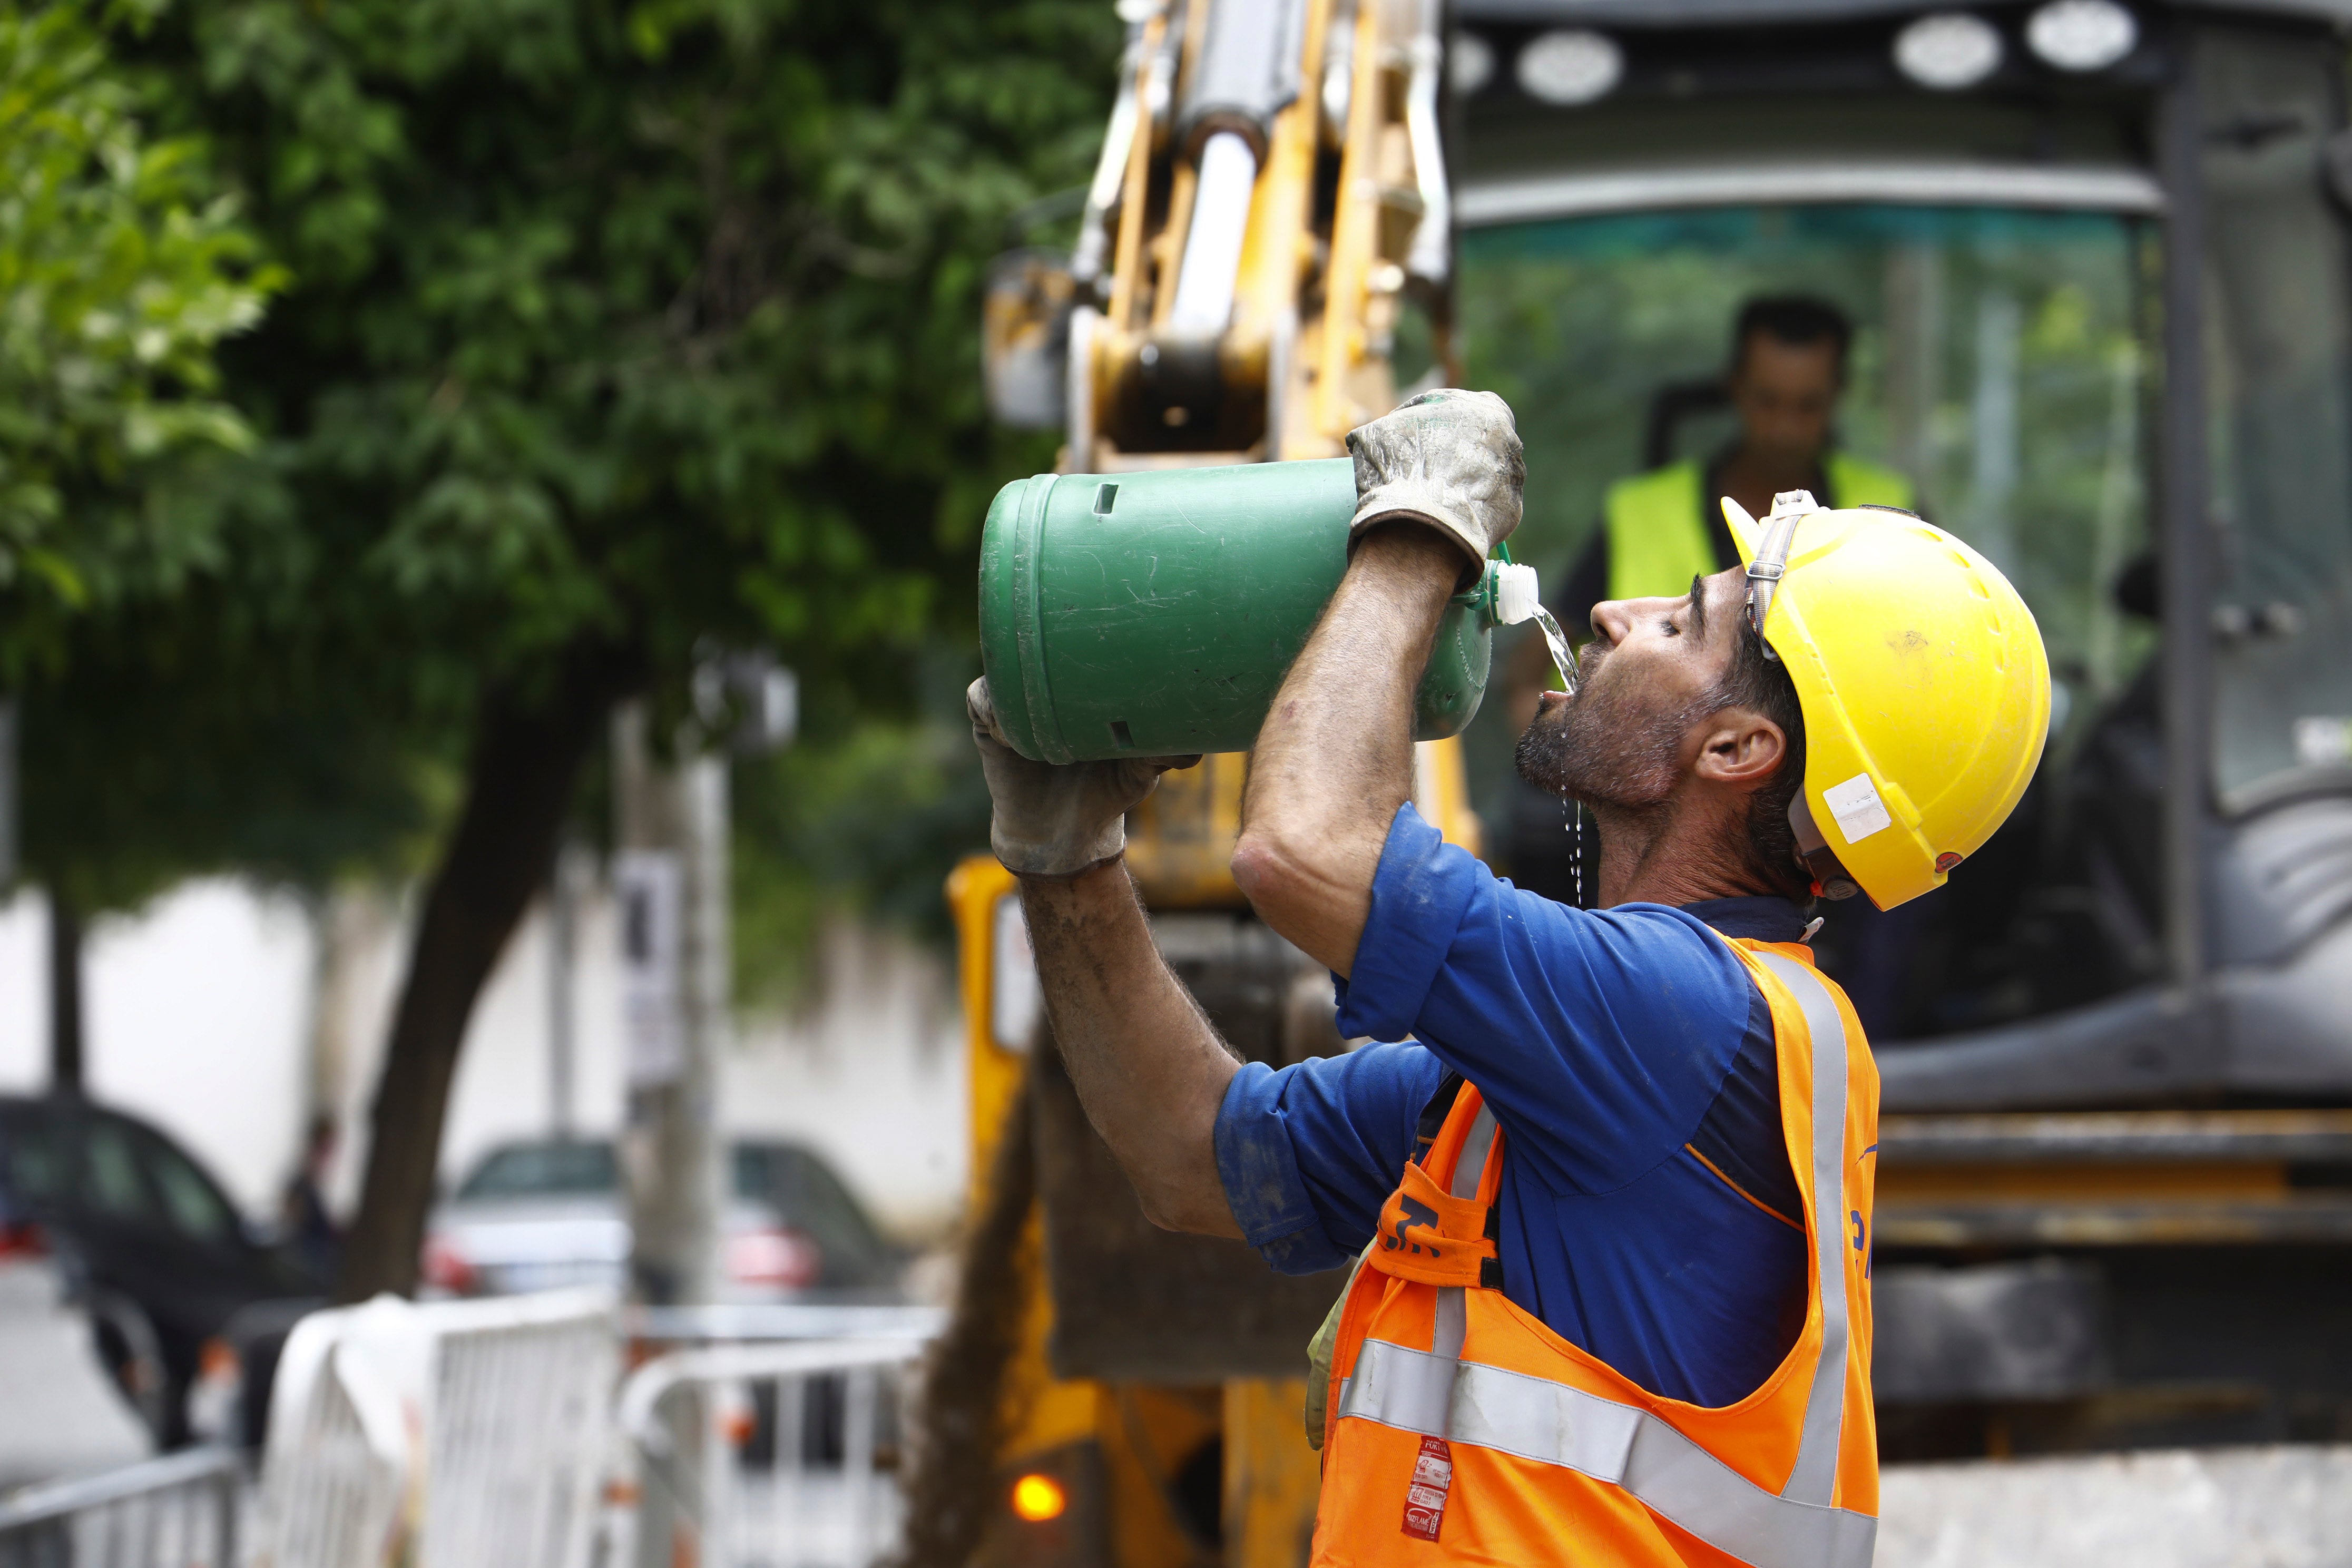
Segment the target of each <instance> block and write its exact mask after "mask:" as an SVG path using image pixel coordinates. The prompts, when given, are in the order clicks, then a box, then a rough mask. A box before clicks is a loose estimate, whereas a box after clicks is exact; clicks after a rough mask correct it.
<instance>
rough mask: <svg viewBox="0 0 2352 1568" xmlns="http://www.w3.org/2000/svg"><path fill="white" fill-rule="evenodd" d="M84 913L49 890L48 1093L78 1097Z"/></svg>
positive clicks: (80, 1075)
mask: <svg viewBox="0 0 2352 1568" xmlns="http://www.w3.org/2000/svg"><path fill="white" fill-rule="evenodd" d="M81 995H82V993H81V911H80V910H77V909H75V908H74V906H73V900H70V899H68V898H67V897H66V896H65V895H64V894H63V893H61V892H58V890H57V889H54V888H53V889H50V890H49V1092H50V1093H51V1094H79V1093H80V1092H81V1078H82V1009H81Z"/></svg>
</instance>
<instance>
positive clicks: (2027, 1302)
mask: <svg viewBox="0 0 2352 1568" xmlns="http://www.w3.org/2000/svg"><path fill="white" fill-rule="evenodd" d="M2347 26H2352V5H2344V4H2340V3H2336V0H2314V3H2307V4H2306V3H2295V4H2288V3H2286V0H2278V3H2269V0H2233V3H2231V4H2226V5H2225V4H2220V3H2213V4H2202V5H2194V4H2180V5H2173V4H2156V3H2151V0H2013V3H1985V4H1964V5H1951V4H1935V5H1930V4H1926V3H1919V4H1906V3H1903V0H1869V3H1864V0H1550V3H1544V0H1462V3H1461V4H1460V5H1458V6H1457V7H1456V10H1455V12H1454V28H1455V31H1454V35H1453V37H1452V39H1451V44H1450V54H1449V73H1448V74H1449V86H1450V89H1451V91H1452V93H1453V99H1452V102H1451V105H1450V115H1451V119H1450V120H1449V135H1450V141H1449V147H1450V149H1451V151H1452V153H1453V154H1454V162H1453V165H1452V176H1453V186H1452V191H1453V198H1454V208H1453V211H1454V225H1455V231H1456V251H1455V272H1454V316H1453V338H1452V341H1451V343H1450V345H1449V352H1451V353H1454V354H1455V355H1456V356H1458V358H1459V361H1460V363H1461V364H1462V366H1463V373H1464V374H1465V377H1466V379H1467V381H1468V383H1469V384H1472V385H1477V386H1486V387H1491V388H1493V389H1494V390H1496V391H1498V392H1500V393H1502V394H1503V395H1505V396H1506V397H1507V398H1508V399H1509V400H1510V402H1511V404H1512V405H1513V407H1514V408H1515V409H1516V410H1517V413H1518V416H1519V422H1520V428H1521V430H1522V432H1523V433H1524V434H1525V435H1526V437H1527V438H1528V521H1527V523H1526V524H1525V526H1524V527H1523V529H1522V531H1521V533H1520V535H1519V536H1518V538H1517V540H1516V541H1515V547H1516V548H1517V549H1518V551H1519V552H1520V554H1521V557H1522V558H1523V559H1529V560H1532V561H1534V562H1535V563H1537V564H1538V567H1539V568H1540V569H1541V570H1542V571H1543V574H1544V577H1545V582H1546V584H1547V586H1548V587H1549V586H1551V585H1552V584H1556V583H1559V581H1560V578H1561V575H1562V571H1563V568H1564V567H1565V566H1566V564H1567V563H1568V561H1569V560H1570V559H1571V558H1572V556H1573V555H1574V553H1575V552H1576V551H1577V550H1578V549H1579V548H1580V546H1581V544H1582V542H1584V540H1585V539H1586V538H1587V537H1589V536H1590V534H1591V531H1592V530H1593V529H1594V528H1595V526H1596V524H1597V522H1598V518H1599V512H1600V510H1601V492H1602V489H1603V488H1604V487H1605V486H1606V485H1607V484H1608V482H1609V481H1610V480H1611V479H1614V478H1616V477H1619V476H1621V475H1622V474H1625V473H1628V472H1631V471H1633V470H1635V469H1637V468H1643V467H1646V466H1652V465H1655V464H1657V463H1661V462H1665V461H1670V460H1674V459H1677V458H1696V459H1699V460H1700V461H1702V462H1704V461H1705V460H1706V458H1707V457H1708V456H1709V455H1710V454H1711V453H1713V452H1714V451H1716V450H1718V449H1719V448H1720V447H1721V445H1722V443H1724V442H1725V441H1726V440H1727V439H1728V438H1729V437H1730V435H1731V426H1730V423H1729V415H1728V413H1727V409H1726V407H1725V405H1724V401H1723V398H1722V395H1721V390H1720V386H1719V384H1718V383H1717V381H1716V377H1717V374H1718V372H1719V368H1720V367H1721V366H1722V364H1723V363H1724V360H1725V357H1726V353H1727V346H1728V345H1727V342H1726V338H1727V332H1728V329H1729V325H1730V322H1731V321H1732V319H1733V316H1734V313H1735V312H1736V311H1737V310H1738V306H1739V304H1740V303H1741V301H1742V300H1746V299H1748V298H1749V297H1751V296H1754V295H1757V294H1763V293H1779V292H1802V293H1806V294H1811V295H1816V296H1820V297H1822V298H1825V299H1827V300H1830V301H1832V303H1834V304H1835V305H1837V306H1838V307H1839V308H1840V309H1841V310H1843V312H1844V313H1845V314H1847V315H1848V316H1849V317H1850V318H1851V319H1852V320H1853V322H1854V323H1855V326H1856V334H1855V338H1854V342H1853V351H1852V353H1851V356H1850V360H1849V367H1848V369H1849V384H1848V387H1847V390H1846V392H1845V395H1844V398H1843V405H1842V408H1841V413H1840V418H1839V425H1838V437H1839V440H1840V442H1841V444H1842V445H1843V447H1844V448H1845V449H1847V450H1848V451H1850V452H1852V453H1853V455H1855V456H1856V457H1858V458H1864V459H1865V460H1867V461H1870V462H1872V463H1874V464H1877V465H1880V466H1883V467H1886V468H1895V469H1897V470H1899V471H1901V472H1902V473H1903V474H1905V475H1906V477H1907V478H1908V479H1910V481H1911V482H1912V484H1913V485H1914V487H1915V488H1916V492H1917V494H1918V497H1919V503H1918V504H1919V509H1920V510H1922V511H1923V512H1924V513H1925V514H1926V515H1927V516H1928V517H1929V518H1930V519H1932V520H1933V521H1936V522H1937V523H1939V524H1941V525H1942V526H1945V527H1947V528H1949V529H1951V530H1952V531H1954V532H1956V533H1958V534H1960V535H1961V536H1962V537H1964V538H1966V539H1968V540H1969V542H1971V543H1973V544H1975V545H1976V546H1977V547H1978V548H1979V549H1981V550H1983V551H1984V552H1986V553H1987V554H1988V555H1990V557H1992V559H1993V560H1995V561H1996V562H1998V563H2000V565H2001V566H2002V568H2003V569H2004V570H2005V571H2006V572H2007V573H2008V574H2009V575H2010V576H2011V579H2012V580H2013V581H2014V582H2015V583H2016V584H2018V586H2019V588H2020V590H2021V592H2022V593H2023V595H2024V596H2025V598H2026V600H2027V602H2028V603H2029V604H2030V605H2031V606H2032V610H2033V612H2034V615H2035V616H2036V618H2037V619H2038V621H2039V622H2040V624H2041V627H2042V634H2043V637H2044V638H2045V640H2046V642H2047V644H2048V647H2049V649H2050V654H2051V663H2052V668H2053V678H2054V691H2053V697H2054V701H2053V718H2052V725H2051V732H2050V737H2049V743H2048V748H2047V751H2046V752H2045V754H2044V757H2043V760H2042V766H2041V769H2040V772H2039V774H2038V776H2037V777H2036V779H2035V781H2034V783H2033V785H2032V789H2031V790H2030V791H2029V793H2028V795H2026V797H2025V800H2024V801H2023V802H2022V803H2021V806H2020V807H2019V809H2018V811H2017V813H2016V814H2015V816H2013V817H2012V819H2011V822H2010V823H2009V825H2008V826H2006V827H2005V828H2004V829H2003V830H2002V831H2001V832H2000V834H1999V835H1998V836H1997V837H1995V838H1994V839H1993V840H1992V841H1991V842H1990V844H1988V845H1987V846H1986V847H1985V848H1984V849H1983V850H1981V851H1980V852H1979V854H1977V855H1975V856H1973V857H1971V858H1970V859H1969V862H1968V863H1966V864H1964V865H1962V866H1960V867H1959V868H1957V869H1956V870H1955V871H1954V872H1953V874H1952V876H1951V879H1950V881H1949V883H1948V886H1946V887H1945V888H1944V889H1941V890H1940V891H1938V892H1937V893H1936V894H1934V895H1932V896H1930V897H1928V898H1926V899H1921V900H1916V901H1915V902H1914V903H1912V904H1909V905H1906V906H1903V907H1902V908H1900V909H1897V910H1893V911H1888V912H1885V913H1881V912H1880V911H1877V910H1872V909H1869V908H1867V907H1866V901H1865V900H1853V901H1850V902H1845V903H1825V904H1823V905H1822V908H1821V911H1820V912H1822V914H1824V915H1825V916H1826V917H1827V921H1826V924H1825V926H1824V928H1823V930H1822V932H1821V934H1820V936H1819V937H1818V938H1817V939H1816V945H1817V951H1818V952H1819V953H1820V955H1821V959H1822V963H1823V966H1824V968H1825V969H1828V970H1829V971H1830V972H1831V973H1834V974H1836V975H1838V977H1839V978H1840V979H1841V980H1842V981H1843V983H1844V984H1846V985H1847V986H1848V988H1849V989H1850V991H1851V993H1852V994H1853V996H1854V999H1855V1001H1856V1003H1857V1005H1858V1007H1859V1008H1860V1010H1861V1011H1862V1012H1863V1014H1864V1017H1865V1020H1866V1021H1867V1023H1868V1025H1869V1027H1870V1031H1871V1035H1872V1039H1873V1042H1874V1047H1875V1050H1876V1055H1877V1060H1878V1066H1879V1069H1880V1072H1881V1075H1882V1079H1883V1084H1884V1109H1885V1112H1886V1116H1885V1121H1884V1123H1883V1133H1884V1136H1883V1139H1882V1144H1881V1147H1880V1150H1879V1152H1878V1156H1877V1157H1878V1159H1879V1161H1880V1165H1879V1176H1878V1198H1879V1209H1878V1230H1877V1234H1876V1235H1875V1236H1874V1237H1870V1238H1869V1241H1870V1243H1871V1245H1873V1246H1874V1249H1875V1255H1876V1262H1875V1263H1874V1279H1875V1286H1876V1290H1877V1295H1878V1305H1879V1312H1878V1325H1879V1337H1878V1341H1877V1345H1876V1389H1877V1393H1878V1396H1879V1400H1880V1431H1881V1434H1882V1447H1883V1449H1884V1451H1885V1454H1886V1455H1887V1457H1889V1458H1901V1457H1906V1456H1911V1457H1930V1456H1951V1455H1961V1454H1971V1453H1986V1452H1992V1453H2001V1452H2009V1451H2013V1450H2019V1449H2026V1448H2034V1447H2103V1446H2129V1445H2133V1444H2138V1443H2146V1442H2153V1441H2197V1440H2225V1439H2231V1438H2268V1439H2276V1438H2281V1437H2289V1436H2312V1435H2326V1436H2335V1435H2336V1434H2338V1433H2340V1432H2342V1431H2344V1430H2347V1429H2352V1378H2347V1377H2346V1376H2345V1375H2343V1374H2342V1373H2341V1372H2340V1371H2337V1370H2336V1369H2335V1363H2334V1360H2333V1358H2332V1357H2331V1356H2330V1355H2329V1354H2328V1353H2327V1352H2326V1348H2325V1347H2326V1346H2327V1345H2329V1344H2331V1343H2339V1342H2341V1340H2342V1336H2343V1335H2344V1333H2345V1332H2346V1331H2347V1329H2352V1321H2347V1313H2346V1311H2345V1310H2344V1308H2343V1306H2342V1303H2343V1302H2344V1301H2345V1300H2346V1296H2345V1292H2344V1289H2343V1288H2342V1287H2343V1283H2344V1280H2343V1278H2342V1276H2343V1275H2344V1274H2345V1273H2346V1272H2347V1269H2346V1263H2347V1253H2346V1252H2345V1250H2344V1247H2343V1243H2344V1241H2345V1240H2346V1239H2347V1238H2352V1184H2347V1181H2346V1178H2345V1175H2344V1172H2345V1171H2346V1169H2347V1162H2352V1115H2347V1111H2346V1110H2345V1109H2344V1108H2345V1107H2347V1106H2352V1010H2347V1005H2346V1003H2347V998H2352V250H2347V241H2352V234H2347V212H2352V130H2347V115H2346V103H2345V83H2346V66H2347V56H2346V49H2345V44H2344V29H2345V28H2346V27H2347ZM1415 368H1416V367H1415V363H1414V362H1413V360H1412V357H1411V356H1410V355H1409V354H1408V353H1403V352H1401V353H1400V356H1399V365H1398V374H1400V375H1402V376H1410V375H1412V374H1414V372H1415ZM1499 657H1501V655H1499V654H1498V658H1499ZM1466 739H1467V742H1468V744H1469V747H1470V752H1471V757H1470V761H1471V769H1470V771H1471V777H1472V790H1473V795H1474V798H1475V799H1476V800H1477V801H1478V803H1479V805H1481V807H1482V808H1483V809H1485V810H1486V813H1487V815H1488V816H1489V818H1490V820H1493V819H1497V818H1498V817H1501V816H1507V815H1508V813H1507V812H1506V811H1505V810H1504V809H1503V808H1504V806H1505V805H1507V792H1508V790H1509V789H1510V788H1511V787H1512V785H1511V784H1510V780H1509V776H1508V773H1507V757H1508V739H1509V738H1508V737H1506V736H1503V735H1500V734H1497V733H1494V732H1482V731H1480V730H1478V729H1475V728H1474V729H1473V731H1471V732H1470V734H1469V735H1468V736H1467V737H1466ZM1550 822H1551V824H1552V825H1553V826H1552V827H1551V831H1553V832H1557V831H1558V826H1559V824H1560V823H1561V822H1562V816H1561V815H1560V814H1559V813H1558V812H1557V811H1555V813H1554V814H1553V816H1552V817H1551V818H1550ZM1518 837H1523V836H1518ZM1510 847H1511V848H1514V849H1516V848H1517V847H1519V845H1518V844H1517V843H1515V844H1513V845H1512V846H1510ZM2220 1281H2226V1282H2227V1283H2226V1284H2217V1282H2220ZM2192 1389H2193V1390H2194V1391H2195V1392H2192Z"/></svg>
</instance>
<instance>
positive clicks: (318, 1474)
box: [259, 1290, 618, 1568]
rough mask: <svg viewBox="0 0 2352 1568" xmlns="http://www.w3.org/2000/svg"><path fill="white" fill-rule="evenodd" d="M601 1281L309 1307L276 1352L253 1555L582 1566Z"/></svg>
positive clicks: (262, 1558) (602, 1360)
mask: <svg viewBox="0 0 2352 1568" xmlns="http://www.w3.org/2000/svg"><path fill="white" fill-rule="evenodd" d="M617 1372H618V1339H617V1334H616V1325H615V1322H614V1310H613V1303H612V1300H611V1299H610V1297H608V1296H606V1295H604V1293H602V1292H597V1291H582V1290H566V1291H551V1292H548V1293H547V1294H544V1295H539V1296H518V1297H509V1298H504V1299H500V1300H485V1301H445V1302H433V1303H428V1304H425V1305H421V1306H420V1305H414V1304H412V1303H409V1302H406V1301H402V1300H397V1299H395V1298H393V1297H388V1296H386V1297H379V1298H377V1299H376V1300H373V1301H370V1302H368V1303H366V1304H365V1305H363V1306H360V1307H352V1308H343V1309H338V1310H332V1311H325V1312H316V1313H313V1314H311V1315H310V1317H308V1318H305V1319H304V1320H302V1321H301V1322H300V1323H299V1325H297V1327H296V1328H295V1330H294V1332H293V1334H292V1335H291V1336H289V1339H288V1340H287V1342H286V1350H285V1353H284V1355H283V1356H282V1357H281V1358H280V1360H279V1363H278V1382H277V1387H276V1390H275V1392H274V1394H273V1395H272V1398H271V1401H270V1413H269V1442H268V1461H267V1463H266V1464H265V1466H264V1468H263V1471H262V1484H261V1509H260V1530H259V1534H260V1537H261V1552H260V1555H259V1562H260V1563H261V1564H262V1565H263V1568H382V1565H385V1564H391V1563H400V1564H402V1565H403V1568H477V1565H478V1564H489V1563H496V1564H498V1565H499V1568H585V1565H586V1564H587V1563H588V1562H589V1559H590V1554H591V1552H592V1551H593V1547H594V1543H595V1542H594V1538H595V1533H596V1523H597V1505H598V1493H599V1480H600V1478H601V1476H602V1474H603V1471H604V1467H605V1464H606V1461H607V1459H608V1458H610V1450H609V1446H608V1439H609V1434H610V1432H611V1427H610V1417H609V1415H608V1412H609V1411H610V1409H611V1405H610V1401H611V1398H612V1391H613V1384H614V1379H615V1375H616V1373H617Z"/></svg>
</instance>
